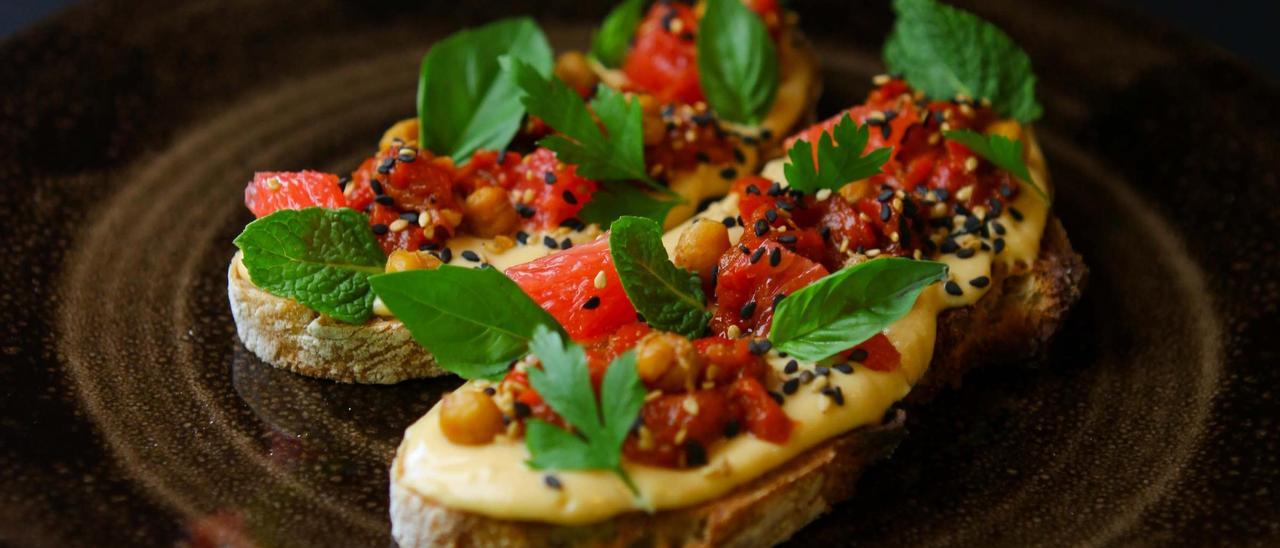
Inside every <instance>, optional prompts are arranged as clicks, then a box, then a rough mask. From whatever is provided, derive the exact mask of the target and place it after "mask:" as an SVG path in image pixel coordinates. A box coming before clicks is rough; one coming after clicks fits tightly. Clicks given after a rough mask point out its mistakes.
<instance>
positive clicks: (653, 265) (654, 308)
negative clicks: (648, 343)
mask: <svg viewBox="0 0 1280 548" xmlns="http://www.w3.org/2000/svg"><path fill="white" fill-rule="evenodd" d="M609 253H610V255H611V256H612V257H613V266H614V268H616V269H617V270H618V278H619V279H620V280H621V281H622V288H623V289H624V290H626V292H627V298H628V299H630V300H631V303H632V304H633V305H635V307H636V310H637V311H638V312H640V314H642V315H643V316H644V319H645V321H646V322H647V323H648V324H649V325H651V326H653V327H655V328H658V329H662V330H664V331H672V332H675V333H679V334H681V335H684V336H686V337H689V338H695V337H700V336H702V333H703V332H704V331H706V329H707V322H709V321H711V313H710V312H708V311H707V307H706V299H705V297H704V296H703V294H702V279H701V278H699V277H698V275H697V274H694V273H692V272H689V271H688V270H685V269H683V268H679V267H677V266H676V265H674V264H672V263H671V259H668V258H667V250H666V248H665V247H663V245H662V227H661V225H659V224H658V223H656V222H654V221H652V220H650V219H644V218H640V217H622V218H619V219H618V220H616V221H614V222H613V225H611V226H610V227H609Z"/></svg>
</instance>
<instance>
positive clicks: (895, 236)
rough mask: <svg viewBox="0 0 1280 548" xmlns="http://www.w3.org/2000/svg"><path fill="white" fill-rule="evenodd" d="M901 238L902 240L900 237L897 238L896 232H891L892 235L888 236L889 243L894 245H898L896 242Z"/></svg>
mask: <svg viewBox="0 0 1280 548" xmlns="http://www.w3.org/2000/svg"><path fill="white" fill-rule="evenodd" d="M901 238H902V237H901V236H899V235H898V233H897V232H893V233H891V234H889V241H891V242H893V243H895V244H896V243H898V240H899V239H901Z"/></svg>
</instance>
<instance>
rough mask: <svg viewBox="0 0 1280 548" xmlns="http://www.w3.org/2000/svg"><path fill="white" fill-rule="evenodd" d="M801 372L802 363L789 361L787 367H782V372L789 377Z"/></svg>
mask: <svg viewBox="0 0 1280 548" xmlns="http://www.w3.org/2000/svg"><path fill="white" fill-rule="evenodd" d="M799 370H800V362H798V361H795V360H789V361H787V365H784V366H782V372H783V373H786V374H788V375H794V374H795V372H796V371H799Z"/></svg>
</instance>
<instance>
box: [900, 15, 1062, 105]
mask: <svg viewBox="0 0 1280 548" xmlns="http://www.w3.org/2000/svg"><path fill="white" fill-rule="evenodd" d="M893 9H894V10H895V11H896V12H897V13H898V19H897V22H896V23H895V24H894V27H893V31H892V32H891V33H890V34H889V41H888V42H886V43H885V46H884V60H885V64H887V65H888V66H889V70H890V71H891V72H896V73H899V74H902V75H903V76H905V78H906V80H907V82H909V83H910V84H911V85H912V86H913V87H915V88H917V89H920V90H922V91H924V92H925V94H927V95H929V96H930V97H934V98H938V99H950V98H953V97H955V96H957V95H967V96H969V97H971V98H973V99H982V98H986V99H989V100H990V101H991V106H992V107H993V108H994V109H995V110H996V112H999V113H1000V114H1003V115H1005V116H1009V117H1011V118H1015V119H1017V120H1018V121H1019V122H1023V123H1026V122H1032V121H1035V120H1036V119H1037V118H1039V117H1040V115H1041V113H1042V112H1043V109H1042V108H1041V107H1040V104H1039V103H1037V102H1036V94H1035V88H1036V77H1035V74H1033V73H1032V72H1031V60H1030V59H1029V58H1028V57H1027V54H1026V52H1024V51H1022V48H1019V47H1018V45H1017V44H1015V43H1014V42H1013V40H1012V39H1011V38H1009V35H1007V34H1005V33H1004V32H1003V31H1001V30H1000V29H999V28H996V26H995V25H992V24H991V23H989V22H987V21H985V20H983V19H982V18H980V17H978V16H976V15H974V14H972V13H969V12H967V11H964V10H960V9H956V8H953V7H950V6H944V5H942V4H939V3H938V2H936V1H935V0H894V3H893Z"/></svg>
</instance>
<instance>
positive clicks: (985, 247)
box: [978, 242, 991, 251]
mask: <svg viewBox="0 0 1280 548" xmlns="http://www.w3.org/2000/svg"><path fill="white" fill-rule="evenodd" d="M978 248H979V249H981V250H983V251H991V246H990V245H987V242H982V243H980V244H978Z"/></svg>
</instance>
